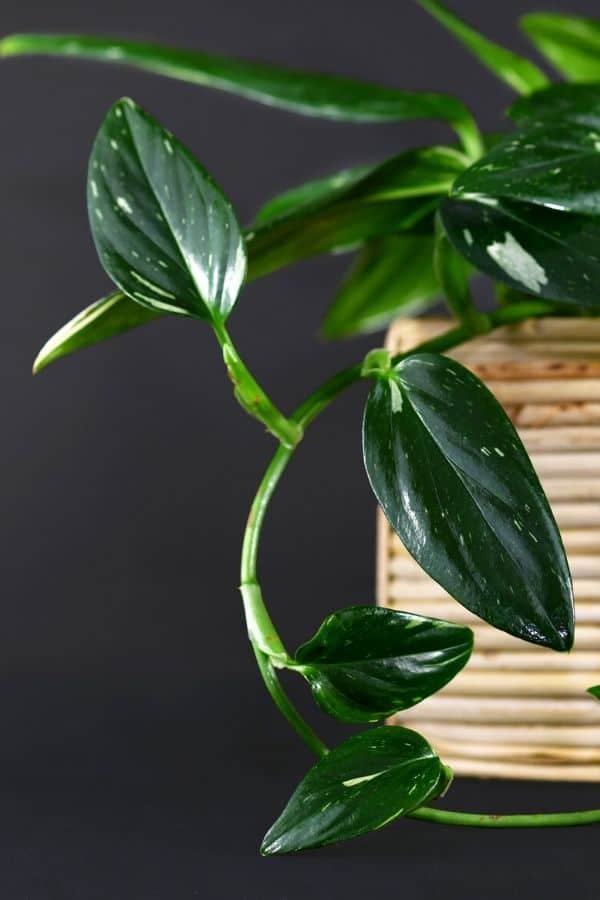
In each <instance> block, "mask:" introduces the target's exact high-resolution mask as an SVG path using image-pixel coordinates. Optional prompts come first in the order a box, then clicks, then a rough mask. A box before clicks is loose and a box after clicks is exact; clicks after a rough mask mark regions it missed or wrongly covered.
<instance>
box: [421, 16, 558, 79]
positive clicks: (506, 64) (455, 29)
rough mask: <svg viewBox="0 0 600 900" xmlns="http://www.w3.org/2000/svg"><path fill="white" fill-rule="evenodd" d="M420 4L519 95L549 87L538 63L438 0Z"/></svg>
mask: <svg viewBox="0 0 600 900" xmlns="http://www.w3.org/2000/svg"><path fill="white" fill-rule="evenodd" d="M417 2H418V3H419V4H420V5H421V6H422V7H423V9H426V10H427V12H429V13H430V14H431V15H432V16H433V17H434V19H437V20H438V22H440V23H441V24H442V25H443V26H444V27H445V28H447V29H448V31H450V32H452V34H453V35H454V36H455V38H457V40H459V41H460V42H461V44H464V46H465V47H467V48H468V49H469V50H470V51H471V53H472V54H473V56H475V57H477V59H478V60H479V62H480V63H482V64H483V65H484V66H485V67H486V68H488V69H490V71H491V72H493V73H494V75H497V76H498V78H500V79H501V80H502V81H504V82H506V84H508V85H510V87H511V88H513V89H514V90H515V91H517V93H519V94H529V93H531V92H532V91H537V90H539V88H542V87H545V86H546V85H547V84H548V79H547V77H546V76H545V74H544V73H543V72H542V70H541V69H539V68H538V67H537V66H536V65H535V63H533V62H531V60H529V59H525V58H524V57H522V56H519V55H518V54H516V53H513V52H512V50H507V49H506V48H505V47H501V46H500V45H499V44H495V43H494V42H493V41H490V40H488V38H486V37H484V36H483V35H482V34H479V32H478V31H476V30H475V29H474V28H472V27H471V26H470V25H467V23H466V22H463V21H462V20H461V19H459V18H458V16H456V15H455V14H454V13H453V12H451V11H450V10H449V9H448V8H447V7H446V6H444V5H443V4H442V3H439V2H438V0H417Z"/></svg>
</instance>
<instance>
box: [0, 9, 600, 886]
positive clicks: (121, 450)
mask: <svg viewBox="0 0 600 900" xmlns="http://www.w3.org/2000/svg"><path fill="white" fill-rule="evenodd" d="M545 6H546V7H556V8H559V6H560V4H558V3H553V2H546V4H545ZM455 7H456V9H457V11H459V12H460V13H463V14H465V15H470V16H471V18H472V20H473V21H474V23H475V24H477V25H479V26H480V27H481V28H483V29H485V30H486V31H487V32H488V33H489V34H490V35H492V36H496V37H497V38H498V40H501V41H504V42H505V43H506V44H508V45H510V46H512V47H514V48H518V49H523V50H524V49H526V42H525V40H524V39H522V38H520V37H519V35H518V33H517V31H516V29H515V28H514V25H513V20H514V19H515V17H516V15H517V14H519V13H521V12H523V11H525V10H526V9H527V8H528V4H527V3H526V2H522V0H504V2H502V3H483V2H477V0H456V3H455ZM562 7H563V9H567V10H570V11H575V6H574V4H570V3H569V2H568V0H564V2H563V4H562ZM597 8H598V4H597V2H596V0H588V2H584V0H580V2H579V3H578V4H577V11H580V12H583V13H585V12H587V13H589V14H593V13H594V12H597ZM0 13H1V15H0V27H1V28H2V30H3V31H4V32H10V31H15V30H27V29H30V30H61V29H62V30H77V29H79V30H82V31H86V30H93V31H96V32H104V33H111V32H112V33H122V34H126V35H132V36H147V37H151V38H152V37H153V38H158V39H163V40H165V41H168V42H171V43H174V44H177V43H179V44H182V45H188V46H192V47H194V46H195V47H198V48H202V49H205V50H207V51H213V52H221V53H231V54H239V55H244V56H248V57H254V58H263V59H269V60H273V61H278V62H281V63H287V64H290V65H294V66H297V67H305V68H318V69H323V70H327V71H331V72H338V73H344V74H350V75H354V76H356V77H363V78H368V79H370V80H374V81H379V82H382V83H388V84H391V85H395V86H399V87H408V88H416V89H429V90H445V91H455V92H456V93H457V94H459V95H460V96H461V97H462V98H463V99H464V100H465V101H467V102H468V103H469V104H470V105H471V106H472V108H473V109H474V110H475V111H476V112H477V114H478V115H479V117H480V120H481V122H482V124H483V126H484V127H486V128H496V127H497V126H498V125H499V124H500V121H501V118H500V110H502V108H503V107H504V106H506V104H507V103H508V102H509V99H510V93H509V91H508V90H506V89H504V88H503V87H502V86H501V85H499V84H498V83H496V81H495V80H494V78H493V77H492V76H491V75H489V74H487V73H486V72H485V71H483V70H482V69H480V67H479V66H478V65H477V63H476V62H474V61H472V60H471V59H470V58H469V57H468V56H467V55H466V54H465V53H464V52H463V51H462V50H461V49H460V48H459V46H458V45H457V44H455V43H454V41H453V40H452V39H451V38H450V37H448V36H446V35H445V34H444V33H443V31H442V30H441V29H440V28H439V27H438V26H437V25H436V24H435V23H433V22H432V21H430V20H429V19H428V18H427V17H426V16H425V15H424V14H423V13H422V12H421V11H420V10H419V9H418V8H416V6H415V5H414V4H413V3H411V2H409V0H394V2H391V0H390V2H385V0H370V2H368V3H359V2H350V0H318V2H317V0H304V2H303V3H301V4H298V3H291V2H281V0H279V2H275V0H219V2H195V3H192V2H185V0H168V2H165V0H162V2H158V0H151V2H148V0H145V2H142V0H118V2H117V0H103V2H102V3H98V4H95V5H94V4H91V3H76V2H70V3H69V2H64V0H63V2H61V0H57V2H54V3H48V2H41V0H39V2H34V0H21V2H13V0H3V2H2V3H1V8H0ZM122 94H129V95H131V96H133V97H134V98H135V99H136V100H138V101H139V102H140V103H142V104H143V105H144V106H146V107H147V108H148V109H150V110H151V111H152V112H153V113H154V114H155V115H156V116H157V117H158V118H159V119H161V120H162V121H163V122H164V123H165V124H166V125H167V126H168V127H170V128H171V129H172V130H173V131H174V132H175V133H176V134H177V135H178V136H180V137H181V138H182V139H183V140H184V141H185V142H186V143H188V144H189V146H190V147H191V148H192V149H193V150H194V151H195V152H196V153H197V154H198V156H199V157H200V158H201V159H202V161H203V162H204V163H205V164H206V166H207V167H208V168H209V169H210V170H211V171H212V172H213V173H214V175H215V176H216V177H217V179H218V180H219V181H220V183H221V184H222V185H223V187H224V188H225V190H226V191H227V193H228V194H229V196H230V197H231V198H232V200H233V201H234V203H235V204H236V206H237V208H238V209H239V211H240V215H241V218H242V220H247V219H248V218H249V217H250V216H251V215H252V213H253V211H254V210H255V209H256V207H257V206H258V204H259V203H260V202H261V201H262V200H263V199H265V198H267V197H268V196H269V195H271V194H273V193H275V192H277V191H279V190H280V189H283V188H286V187H288V186H290V185H292V184H294V183H296V182H299V181H302V180H303V179H307V178H310V177H314V176H316V175H319V174H324V173H326V172H327V171H329V170H335V169H336V168H340V167H343V166H346V165H349V164H350V165H351V164H355V163H358V162H362V161H376V160H379V159H382V158H384V157H385V156H388V155H391V154H392V153H394V152H397V151H399V150H400V149H402V148H404V147H406V146H408V145H410V144H415V143H418V142H424V141H429V140H432V139H446V138H447V132H446V131H445V129H444V128H443V127H441V126H435V125H431V124H426V123H420V124H415V125H397V126H372V127H367V126H350V125H338V124H334V123H328V122H323V121H311V120H306V119H300V118H297V117H294V116H292V115H289V114H285V113H281V112H277V111H273V110H268V109H264V108H261V107H258V106H255V105H252V104H250V103H248V102H245V101H242V100H237V99H235V98H231V97H228V96H225V95H220V94H216V93H211V92H208V91H205V90H201V89H198V88H194V87H192V86H190V85H184V84H180V83H177V82H174V81H167V80H163V79H160V78H156V77H152V76H149V75H143V74H140V73H136V72H134V71H131V70H127V69H122V68H116V67H101V66H99V65H93V64H83V63H77V62H68V61H57V60H41V59H30V60H9V61H5V62H2V64H1V65H0V109H1V110H2V125H1V128H2V140H1V142H0V159H1V168H0V171H1V173H2V178H1V184H2V187H1V193H0V196H1V203H0V235H1V238H2V241H1V259H2V278H1V285H2V307H1V309H2V344H1V346H2V350H1V353H0V367H1V382H0V383H1V384H2V396H3V417H2V421H3V435H2V441H1V443H0V462H1V468H0V471H1V472H2V476H1V485H2V509H3V514H2V516H1V519H0V529H1V547H2V553H1V560H2V572H1V575H2V607H1V609H2V629H1V630H0V722H1V723H2V728H1V732H0V897H2V898H7V900H58V898H60V900H62V898H69V900H83V898H85V900H97V898H111V900H154V898H156V900H159V898H160V900H184V898H193V897H204V898H209V900H213V898H214V900H220V898H224V900H238V898H239V900H243V898H247V900H305V898H307V897H309V896H311V897H315V898H319V900H321V898H323V900H326V898H342V897H343V898H355V897H362V896H364V894H365V893H366V892H370V893H371V894H373V893H375V892H381V894H382V895H383V894H384V892H385V893H386V894H390V892H391V893H392V895H395V894H398V895H402V896H407V897H411V898H425V897H427V898H431V897H438V896H439V897H441V896H444V897H449V898H454V897H461V898H463V897H478V898H479V897H483V898H485V900H495V898H500V897H502V898H504V897H506V896H509V895H510V894H511V893H513V892H517V891H522V892H523V894H524V895H526V896H528V897H535V898H537V897H542V896H544V897H559V896H563V894H564V893H565V890H566V889H567V888H568V889H569V891H570V893H571V895H572V896H576V897H578V898H596V897H597V896H598V890H597V878H596V877H595V873H594V869H595V867H596V865H595V864H596V856H595V850H596V846H597V832H592V831H591V830H576V829H572V830H570V831H568V830H564V831H554V832H528V833H523V832H521V833H519V832H497V833H495V832H476V831H472V830H460V829H445V828H440V827H436V826H427V825H423V824H420V823H413V822H401V823H398V824H396V825H394V826H391V827H389V828H388V829H386V830H384V831H382V832H380V833H378V834H375V835H371V836H368V837H366V838H363V839H361V840H357V841H355V842H353V843H350V844H347V845H346V846H344V847H340V848H334V849H328V850H324V851H321V852H319V853H313V854H309V855H304V856H301V857H296V858H287V859H275V860H263V859H261V858H260V857H259V856H258V852H257V847H258V843H259V840H260V837H261V835H262V833H263V832H264V830H265V829H266V827H267V826H268V825H269V824H270V822H271V821H272V820H273V818H274V817H275V816H276V814H278V812H279V811H280V809H281V807H282V805H283V803H284V801H285V800H286V799H287V796H288V795H289V793H290V791H291V789H292V788H293V786H294V785H295V783H296V781H297V780H298V778H299V777H300V775H301V774H302V773H303V772H304V771H305V770H306V769H307V768H308V766H309V765H310V763H311V758H310V755H309V753H308V751H306V750H305V749H304V748H303V747H302V746H301V745H300V744H299V742H298V740H297V739H296V737H295V735H293V734H292V733H291V732H290V730H289V729H288V728H287V726H286V725H285V723H283V721H282V720H281V719H280V717H279V716H278V714H277V712H276V710H275V709H274V708H273V707H272V706H271V702H270V700H269V698H268V697H267V695H266V694H265V692H264V690H263V688H262V685H261V683H260V680H259V678H258V675H257V673H256V671H255V668H254V665H253V661H252V658H251V654H250V651H249V647H248V645H247V642H246V639H245V635H244V628H243V624H242V618H241V610H240V603H239V599H238V595H237V593H236V582H237V560H238V545H239V540H240V537H241V532H242V528H243V524H244V519H245V514H246V509H247V506H248V504H249V501H250V499H251V496H252V492H253V489H254V487H255V484H256V482H257V480H258V478H259V477H260V474H261V472H262V469H263V467H264V465H265V464H266V461H267V459H268V457H269V454H270V453H271V451H272V449H273V442H272V441H271V440H270V439H269V438H267V437H266V436H265V435H263V434H262V433H261V429H260V427H259V426H258V425H257V424H256V423H253V422H251V421H250V420H248V419H246V418H245V417H244V415H243V413H242V412H241V410H239V409H238V408H237V407H236V405H234V403H233V401H232V399H231V396H230V389H229V386H228V383H227V381H226V379H225V377H224V375H223V372H222V367H221V365H220V361H219V354H218V351H217V349H216V346H215V343H214V340H213V339H212V336H211V334H210V333H209V331H208V329H207V328H205V327H202V326H201V325H198V324H194V323H191V322H189V321H176V320H174V319H173V320H169V321H164V322H161V323H159V324H155V325H151V326H148V327H146V328H145V329H142V330H140V331H138V332H137V333H133V334H131V335H128V336H125V337H122V338H119V339H117V340H115V341H113V342H110V343H107V344H105V345H103V346H100V347H98V348H94V349H92V350H89V351H86V352H85V353H82V354H80V355H78V356H76V357H73V358H71V359H69V360H67V361H63V362H61V363H59V364H58V365H56V366H55V367H52V368H51V369H49V370H48V371H47V372H45V373H44V374H43V375H41V376H40V377H39V378H36V379H35V380H34V379H32V378H31V376H30V374H29V371H30V365H31V361H32V358H33V356H34V355H35V352H36V351H37V349H38V348H39V346H40V345H41V343H42V342H43V341H44V340H45V339H46V338H47V337H48V335H49V334H51V333H52V332H53V331H54V330H55V329H56V327H57V326H59V325H60V324H62V322H63V321H64V320H65V319H67V318H68V317H70V316H71V315H72V314H73V313H75V312H76V311H77V310H79V309H80V308H81V307H83V306H85V305H87V304H88V303H90V302H91V301H92V300H94V299H95V298H96V297H98V296H100V295H102V294H103V293H105V292H106V291H107V290H108V288H109V285H108V282H107V279H106V277H105V276H104V274H103V272H102V270H101V268H100V265H99V263H98V262H97V261H96V258H95V253H94V250H93V247H92V241H91V239H90V235H89V232H88V227H87V219H86V210H85V202H84V197H85V191H84V182H85V170H86V162H87V156H88V153H89V148H90V144H91V141H92V139H93V136H94V133H95V131H96V129H97V127H98V125H99V123H100V121H101V119H102V117H103V115H104V112H105V110H106V109H107V107H108V106H109V104H111V103H112V102H113V101H114V100H115V99H116V98H117V97H119V96H120V95H122ZM345 265H346V260H343V259H340V258H332V259H326V260H317V261H313V262H309V263H306V264H303V265H300V266H297V267H295V268H293V269H290V270H287V271H285V272H282V273H279V274H277V275H274V276H271V277H270V278H269V279H266V280H263V281H260V282H259V283H257V284H254V285H252V286H251V287H250V288H248V289H247V290H246V291H245V292H244V296H243V297H242V299H241V301H240V303H239V308H238V309H237V310H236V312H235V315H234V316H233V317H232V319H231V329H232V331H233V333H234V336H235V338H236V339H237V341H238V343H239V346H240V348H241V349H242V352H243V354H244V355H245V356H246V357H247V359H248V361H249V362H250V363H251V365H252V366H253V367H254V368H255V370H256V373H257V374H258V375H259V377H260V378H261V379H263V380H264V382H265V384H266V385H268V386H269V387H270V388H271V389H272V392H273V394H274V395H275V397H276V398H277V400H278V401H280V403H281V404H282V405H283V406H284V408H286V409H287V408H291V407H292V405H295V404H296V403H297V402H298V401H299V400H300V399H301V398H302V397H303V396H304V394H306V393H307V392H308V391H309V390H310V389H312V388H313V387H314V386H315V385H316V384H317V383H318V382H319V381H320V380H322V379H323V378H325V377H326V376H327V375H328V374H330V373H332V372H333V371H335V370H336V369H337V368H339V367H340V366H341V365H343V364H346V363H349V362H353V361H355V360H356V359H358V358H360V357H361V356H362V354H363V353H364V352H365V351H366V350H367V349H368V348H369V347H370V346H373V345H374V341H373V340H364V341H357V342H354V343H347V344H343V345H336V346H324V345H322V344H319V343H317V342H315V340H314V332H315V329H316V326H317V324H318V322H319V320H320V317H321V316H322V314H323V312H324V310H325V308H326V305H327V303H328V298H330V297H331V294H332V291H333V289H334V287H335V284H336V282H337V280H338V278H339V276H340V274H341V273H342V271H343V270H344V267H345ZM375 340H381V338H376V339H375ZM361 403H362V396H361V390H360V389H357V390H355V391H354V392H353V393H351V394H349V395H348V396H346V397H344V398H342V399H341V400H340V401H339V402H338V403H337V404H336V405H335V406H334V407H333V408H332V409H331V410H330V411H329V412H328V413H327V415H326V416H325V417H324V418H323V419H322V421H321V422H320V423H319V425H318V427H315V428H314V430H313V431H312V433H311V434H310V435H309V436H308V437H307V439H306V441H305V443H304V445H303V446H302V448H301V451H300V452H299V453H298V456H297V459H296V461H295V462H294V464H293V465H292V466H291V468H290V470H289V474H288V476H287V478H286V480H285V482H284V484H283V486H282V489H281V491H280V494H279V495H278V496H277V498H276V501H275V502H274V505H273V509H272V513H271V515H270V517H269V519H268V523H267V527H266V531H265V541H264V552H263V555H262V573H263V576H264V582H265V586H266V590H267V597H268V599H269V602H270V604H271V605H272V610H273V614H274V616H275V618H276V621H277V622H278V623H280V625H281V630H282V632H283V634H284V635H285V638H286V640H287V641H288V642H289V644H290V646H292V647H293V646H295V645H296V644H297V643H299V642H300V641H301V640H303V639H304V638H305V637H306V636H307V635H308V634H309V633H310V632H311V631H312V630H313V629H314V628H315V627H316V626H317V624H318V623H319V622H320V620H321V619H322V618H323V616H324V615H325V614H326V613H327V612H329V611H331V610H332V609H334V608H336V607H340V606H343V605H346V604H354V603H369V602H371V600H372V599H373V581H374V577H373V571H374V529H373V524H374V503H373V499H372V497H371V495H370V491H369V489H368V486H367V483H366V479H365V477H364V475H363V472H362V464H361V455H360V415H361ZM294 689H295V688H294ZM297 696H298V699H299V702H300V703H301V704H302V705H303V706H306V708H307V709H308V710H309V711H310V712H311V714H313V713H312V709H311V704H309V703H308V702H307V698H306V695H305V693H304V691H303V690H302V689H300V690H299V691H298V692H297ZM314 721H315V722H316V723H317V724H318V726H319V727H320V728H321V729H322V730H323V732H324V733H325V734H326V735H328V736H329V737H330V738H332V739H336V738H337V737H338V736H340V735H342V734H345V733H346V732H345V731H344V729H341V728H340V729H338V728H336V727H335V726H332V725H331V724H330V723H329V722H326V721H325V719H324V717H323V716H320V715H319V714H318V713H314ZM450 802H451V803H452V805H454V806H456V807H459V808H471V809H480V810H490V811H506V810H516V809H520V810H529V809H531V810H533V809H550V808H554V807H556V808H578V807H580V806H593V805H598V789H597V788H596V787H593V786H592V787H584V786H559V785H556V786H554V785H552V786H546V785H531V784H530V785H519V784H506V783H485V782H476V781H465V780H459V781H457V783H456V784H455V786H454V788H453V790H452V794H451V801H450Z"/></svg>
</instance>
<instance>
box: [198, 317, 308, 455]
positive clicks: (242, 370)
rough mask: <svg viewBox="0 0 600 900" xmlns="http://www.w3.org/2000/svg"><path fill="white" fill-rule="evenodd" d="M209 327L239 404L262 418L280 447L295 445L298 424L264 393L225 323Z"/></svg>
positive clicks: (297, 441) (254, 416)
mask: <svg viewBox="0 0 600 900" xmlns="http://www.w3.org/2000/svg"><path fill="white" fill-rule="evenodd" d="M213 330H214V332H215V335H216V337H217V340H218V341H219V344H220V346H221V349H222V351H223V361H224V363H225V365H226V367H227V374H228V375H229V378H230V379H231V382H232V384H233V389H234V396H235V398H236V400H237V401H238V403H239V404H240V406H241V407H242V408H243V409H244V410H245V411H246V412H247V413H248V415H250V416H252V417H253V418H254V419H258V420H259V421H260V422H262V423H263V425H265V426H266V428H267V430H268V431H270V432H271V434H273V435H274V436H275V437H276V438H277V440H278V441H279V442H280V443H281V444H283V446H284V447H288V448H291V447H295V446H296V444H298V443H299V442H300V441H301V440H302V434H303V431H302V426H301V425H299V424H298V423H297V422H293V421H292V420H291V419H286V417H285V416H284V415H283V413H282V412H280V410H279V409H277V407H276V406H275V404H274V403H273V402H272V400H271V399H270V398H269V397H268V396H267V394H266V393H265V392H264V390H263V389H262V388H261V386H260V385H259V384H258V382H257V381H256V379H255V378H254V377H253V376H252V374H251V373H250V371H249V370H248V367H247V366H246V364H245V363H244V362H243V360H242V359H241V357H240V355H239V353H238V352H237V350H236V348H235V346H234V344H233V341H232V340H231V337H230V335H229V333H228V331H227V329H226V328H225V325H224V324H223V323H222V322H218V321H217V322H214V323H213Z"/></svg>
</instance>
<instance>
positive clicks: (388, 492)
mask: <svg viewBox="0 0 600 900" xmlns="http://www.w3.org/2000/svg"><path fill="white" fill-rule="evenodd" d="M363 442H364V458H365V465H366V469H367V473H368V476H369V480H370V482H371V486H372V488H373V491H374V492H375V495H376V497H377V499H378V500H379V503H380V504H381V506H382V508H383V510H384V512H385V514H386V516H387V518H388V519H389V521H390V523H391V525H392V527H393V528H394V529H395V531H396V532H397V534H398V535H399V537H400V539H401V540H402V542H403V543H404V545H405V546H406V548H407V549H408V551H409V552H410V553H411V554H412V556H414V558H415V559H416V560H417V562H418V563H419V565H421V566H422V568H423V569H424V570H425V571H426V572H427V573H428V574H429V575H431V577H432V578H434V579H435V580H436V581H437V582H439V584H441V585H442V586H443V587H444V588H445V589H446V590H447V591H448V593H449V594H451V595H452V596H453V597H454V598H455V599H456V600H458V601H459V603H462V604H463V606H466V607H467V609H470V610H471V611H472V612H473V613H475V614H476V615H478V616H481V618H482V619H485V620H486V621H487V622H489V623H490V624H491V625H494V626H495V627H496V628H499V629H501V630H502V631H507V632H509V633H510V634H514V635H515V636H516V637H520V638H523V639H524V640H527V641H531V642H533V643H537V644H543V645H545V646H549V647H552V648H554V649H555V650H568V649H569V648H570V647H571V645H572V643H573V629H574V621H573V594H572V586H571V578H570V574H569V568H568V564H567V560H566V557H565V553H564V549H563V546H562V542H561V538H560V534H559V532H558V529H557V527H556V523H555V521H554V517H553V515H552V512H551V510H550V507H549V505H548V502H547V500H546V497H545V496H544V493H543V491H542V488H541V486H540V483H539V481H538V478H537V476H536V474H535V472H534V470H533V468H532V466H531V463H530V461H529V458H528V456H527V453H526V452H525V449H524V447H523V445H522V443H521V440H520V438H519V437H518V435H517V433H516V431H515V429H514V428H513V426H512V424H511V422H510V420H509V419H508V417H507V416H506V413H505V412H504V410H503V409H502V407H501V406H500V404H499V403H498V402H497V401H496V399H495V398H494V396H493V395H492V394H491V393H490V391H488V389H487V388H486V387H485V385H484V384H483V383H482V382H481V381H480V380H479V379H478V378H476V377H475V376H474V375H473V374H472V373H471V372H469V371H468V370H467V369H465V368H464V367H463V366H461V365H459V364H458V363H457V362H454V361H453V360H450V359H447V358H445V357H443V356H437V355H435V354H428V353H419V354H414V355H412V356H409V357H407V358H406V359H405V360H403V361H402V362H401V363H399V365H398V366H396V368H395V369H394V370H393V372H392V375H391V377H390V378H388V379H384V380H381V381H379V382H378V383H377V384H376V385H375V386H374V387H373V389H372V391H371V393H370V394H369V397H368V400H367V405H366V409H365V418H364V426H363Z"/></svg>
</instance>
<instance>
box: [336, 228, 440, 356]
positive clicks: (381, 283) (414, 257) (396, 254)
mask: <svg viewBox="0 0 600 900" xmlns="http://www.w3.org/2000/svg"><path fill="white" fill-rule="evenodd" d="M433 247H434V239H433V237H432V236H431V235H426V234H425V235H422V234H406V235H390V236H387V237H380V238H374V239H373V240H371V241H369V242H368V243H367V244H365V246H364V247H363V249H362V250H361V252H360V254H359V256H358V258H357V260H356V262H355V263H354V265H353V266H352V268H351V269H350V271H349V273H348V275H347V276H346V279H345V280H344V283H343V284H342V286H341V288H340V290H339V292H338V294H337V296H336V297H335V300H334V301H333V303H332V305H331V306H330V308H329V310H328V312H327V315H326V317H325V321H324V322H323V326H322V333H323V335H324V336H325V337H326V338H329V339H330V340H331V339H336V338H344V337H351V336H352V335H355V334H365V333H369V332H372V331H378V330H379V329H381V328H385V327H386V325H388V323H389V322H391V321H392V319H394V318H396V317H397V316H399V315H404V316H408V315H416V314H418V313H420V312H422V311H423V310H425V309H427V308H428V307H429V306H431V305H432V304H433V303H435V301H436V299H437V298H438V296H439V294H440V287H439V284H438V280H437V278H436V275H435V272H434V268H433Z"/></svg>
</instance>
